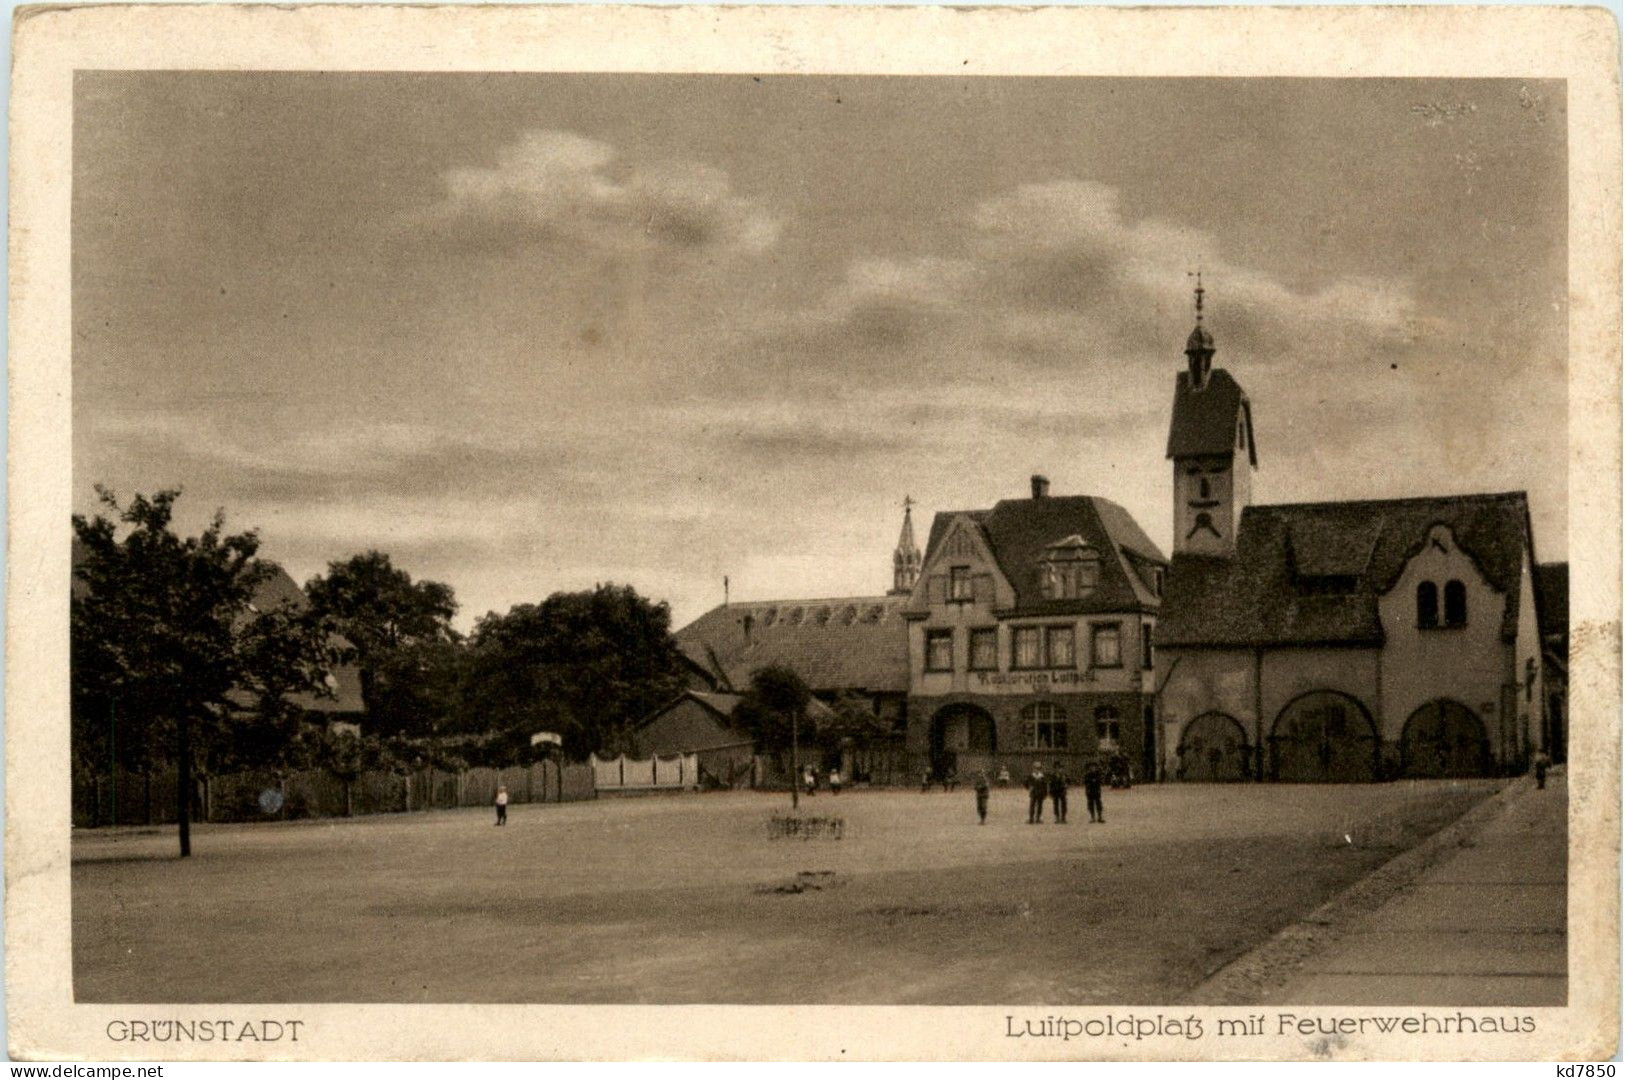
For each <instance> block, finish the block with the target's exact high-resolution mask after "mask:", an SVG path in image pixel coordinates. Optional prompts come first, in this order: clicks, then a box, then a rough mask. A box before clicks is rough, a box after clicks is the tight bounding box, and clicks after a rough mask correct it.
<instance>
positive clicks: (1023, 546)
mask: <svg viewBox="0 0 1625 1080" xmlns="http://www.w3.org/2000/svg"><path fill="white" fill-rule="evenodd" d="M961 516H964V517H968V518H970V519H971V520H972V521H974V522H975V523H976V525H977V527H978V528H980V529H981V532H982V537H983V539H985V540H986V541H987V545H988V548H989V549H990V550H991V551H992V552H993V557H994V559H995V560H997V562H998V564H999V569H1000V571H1001V572H1003V574H1004V576H1005V578H1006V580H1008V581H1009V582H1010V584H1011V586H1012V587H1013V588H1014V589H1015V591H1016V611H1017V612H1019V613H1022V614H1045V613H1062V612H1066V613H1071V612H1078V611H1120V610H1123V609H1125V608H1133V607H1139V606H1149V607H1155V606H1156V605H1157V604H1158V603H1159V600H1158V598H1157V596H1156V595H1155V594H1154V593H1153V592H1152V591H1151V588H1150V586H1149V583H1148V582H1146V581H1145V580H1144V578H1143V577H1142V576H1141V573H1140V572H1139V571H1138V570H1137V569H1136V568H1135V567H1134V565H1133V562H1134V561H1135V560H1138V561H1139V562H1141V563H1142V564H1143V563H1151V564H1157V565H1165V564H1166V563H1167V561H1168V559H1167V557H1166V556H1164V555H1163V553H1162V551H1161V550H1160V549H1158V547H1157V545H1156V544H1154V543H1152V542H1151V538H1150V537H1148V536H1146V534H1145V531H1144V530H1142V529H1141V528H1140V526H1139V525H1138V524H1137V523H1136V522H1135V520H1134V518H1133V516H1131V515H1130V514H1129V512H1128V511H1127V510H1124V509H1123V508H1122V507H1121V506H1118V505H1117V504H1116V503H1114V502H1112V501H1111V500H1110V499H1103V498H1100V497H1099V496H1097V495H1053V496H1051V495H1046V496H1044V497H1043V498H1040V499H1005V500H1003V501H1001V502H999V503H996V504H995V505H994V507H993V509H991V510H972V511H950V512H947V513H941V514H938V515H937V516H936V518H935V520H933V521H932V522H931V539H930V542H929V544H928V545H927V547H926V561H927V562H930V560H931V558H932V556H933V555H934V554H935V552H936V550H937V545H938V544H940V543H941V542H942V540H943V538H944V536H945V535H946V533H947V530H948V526H949V525H950V524H951V523H952V522H953V521H954V520H955V519H956V518H958V517H961ZM1074 535H1075V536H1078V537H1081V538H1082V539H1083V541H1084V542H1085V543H1086V544H1088V545H1089V546H1090V547H1092V548H1094V549H1095V550H1096V551H1098V552H1099V553H1100V554H1101V556H1102V557H1103V561H1102V563H1101V572H1100V584H1099V585H1098V586H1097V587H1096V588H1095V590H1094V591H1093V592H1091V593H1090V594H1089V595H1088V596H1087V597H1085V598H1082V599H1078V600H1050V599H1046V598H1045V597H1044V596H1043V595H1042V593H1040V591H1039V572H1040V565H1041V563H1042V560H1043V556H1044V554H1045V552H1046V550H1047V549H1048V548H1049V547H1050V546H1051V545H1053V544H1055V543H1056V542H1057V541H1060V540H1064V539H1067V538H1068V537H1071V536H1074Z"/></svg>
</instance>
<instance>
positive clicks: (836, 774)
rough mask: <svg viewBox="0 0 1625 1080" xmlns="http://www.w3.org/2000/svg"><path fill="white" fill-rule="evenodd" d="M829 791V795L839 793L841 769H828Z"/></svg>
mask: <svg viewBox="0 0 1625 1080" xmlns="http://www.w3.org/2000/svg"><path fill="white" fill-rule="evenodd" d="M829 793H830V794H831V795H839V794H840V793H841V770H840V769H838V768H836V769H831V770H830V771H829Z"/></svg>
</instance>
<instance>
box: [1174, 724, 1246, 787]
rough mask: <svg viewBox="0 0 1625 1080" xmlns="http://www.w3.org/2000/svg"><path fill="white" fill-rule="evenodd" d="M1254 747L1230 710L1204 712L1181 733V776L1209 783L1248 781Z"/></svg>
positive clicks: (1183, 778) (1182, 778)
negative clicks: (1248, 742) (1228, 712)
mask: <svg viewBox="0 0 1625 1080" xmlns="http://www.w3.org/2000/svg"><path fill="white" fill-rule="evenodd" d="M1251 760H1252V748H1251V747H1249V746H1248V745H1247V731H1246V729H1245V728H1243V727H1242V726H1241V722H1240V721H1239V720H1237V719H1236V718H1235V717H1233V716H1230V715H1229V714H1227V713H1221V712H1210V713H1203V714H1202V715H1201V716H1198V717H1197V718H1196V719H1194V720H1192V721H1191V722H1190V723H1188V724H1186V725H1185V730H1184V731H1183V732H1181V733H1180V736H1179V778H1180V779H1181V780H1197V781H1205V782H1208V783H1215V782H1217V783H1228V782H1231V781H1235V780H1246V779H1247V778H1248V776H1249V775H1251V773H1252V769H1251V767H1250V762H1251Z"/></svg>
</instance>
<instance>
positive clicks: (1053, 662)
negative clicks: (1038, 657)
mask: <svg viewBox="0 0 1625 1080" xmlns="http://www.w3.org/2000/svg"><path fill="white" fill-rule="evenodd" d="M1044 654H1045V656H1046V658H1047V659H1048V660H1049V666H1050V667H1052V668H1071V667H1077V666H1078V653H1077V648H1076V645H1075V641H1074V638H1073V635H1072V627H1070V626H1046V627H1044Z"/></svg>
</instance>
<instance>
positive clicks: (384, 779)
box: [73, 762, 596, 828]
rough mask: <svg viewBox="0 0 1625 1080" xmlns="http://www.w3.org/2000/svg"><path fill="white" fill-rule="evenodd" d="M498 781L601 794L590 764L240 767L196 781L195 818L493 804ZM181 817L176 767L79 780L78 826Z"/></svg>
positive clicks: (545, 791)
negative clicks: (346, 769)
mask: <svg viewBox="0 0 1625 1080" xmlns="http://www.w3.org/2000/svg"><path fill="white" fill-rule="evenodd" d="M498 785H506V786H507V788H508V802H509V803H510V804H518V803H529V802H535V803H541V802H578V801H580V800H582V799H591V798H594V797H595V795H596V791H595V789H594V787H593V776H592V768H591V766H589V765H585V764H566V765H564V766H563V768H562V769H561V768H560V767H559V766H558V765H555V764H554V763H552V762H542V763H539V764H536V765H530V766H524V767H515V768H510V769H467V770H465V771H463V772H443V771H440V770H438V769H421V770H417V771H414V772H409V773H394V772H368V773H362V774H361V775H360V776H358V777H356V778H355V779H353V780H350V781H348V782H346V781H345V780H344V779H343V778H342V777H338V776H335V775H333V774H332V773H330V772H326V771H324V770H320V769H309V770H301V771H298V772H287V773H274V772H241V773H229V774H226V775H221V776H207V777H198V778H197V785H196V787H197V790H196V792H195V794H194V797H193V800H192V814H193V817H194V819H195V820H197V821H220V822H228V821H282V820H289V819H293V818H312V817H347V816H350V815H356V814H387V813H400V812H405V811H410V810H442V809H449V808H451V807H457V806H490V805H491V802H492V800H493V799H494V798H495V796H496V790H497V787H498ZM174 821H175V772H174V770H172V769H171V770H167V771H161V772H152V773H120V774H119V775H118V776H117V778H116V782H115V779H114V778H113V777H109V776H79V777H76V778H75V779H74V781H73V824H74V826H75V827H78V828H100V827H102V826H110V825H165V824H172V823H173V822H174Z"/></svg>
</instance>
